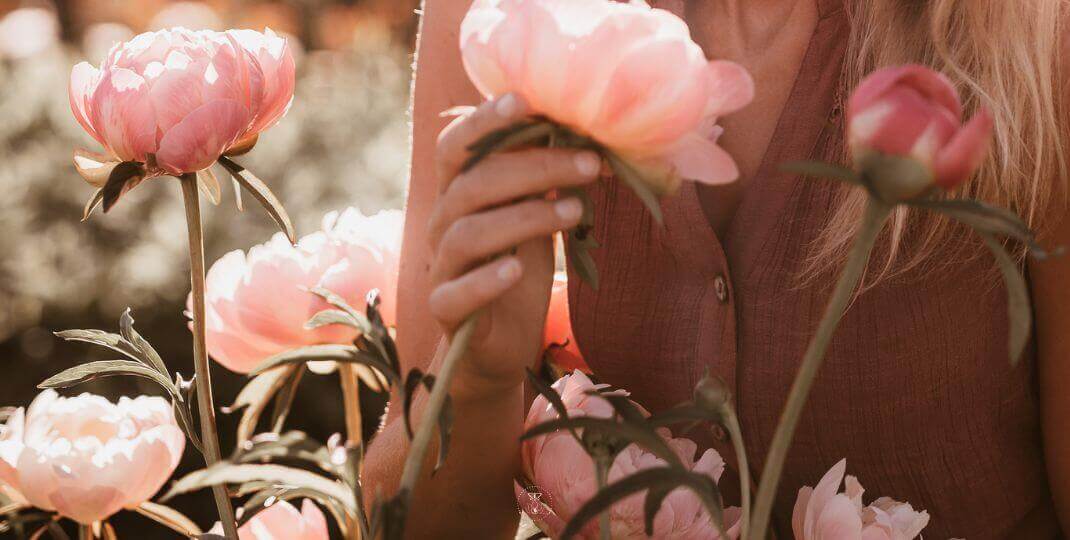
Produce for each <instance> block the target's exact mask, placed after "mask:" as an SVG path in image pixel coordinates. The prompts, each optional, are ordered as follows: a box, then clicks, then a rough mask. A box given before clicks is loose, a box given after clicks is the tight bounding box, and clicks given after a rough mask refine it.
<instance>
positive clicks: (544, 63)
mask: <svg viewBox="0 0 1070 540" xmlns="http://www.w3.org/2000/svg"><path fill="white" fill-rule="evenodd" d="M461 52H462V55H463V59H464V65H465V69H466V70H467V72H468V76H469V78H471V80H472V82H473V83H474V84H475V86H476V88H478V89H479V91H480V92H481V93H482V94H483V95H484V96H486V97H488V98H489V97H496V96H501V95H504V94H506V93H510V92H513V93H516V94H518V95H519V96H521V97H523V99H525V100H526V101H527V102H528V103H529V104H530V106H531V107H532V109H533V110H534V111H536V112H538V113H540V114H542V115H545V116H547V117H549V118H551V119H552V120H554V121H556V122H558V123H561V124H563V125H566V126H568V127H569V128H571V129H573V130H575V131H577V132H578V133H581V134H584V135H588V136H590V137H592V138H593V139H595V140H597V141H598V142H599V143H601V144H603V145H605V146H606V147H608V148H609V149H611V150H613V151H614V152H616V153H617V154H618V155H620V156H621V157H622V158H624V159H626V160H627V161H629V162H631V163H632V164H633V165H635V166H637V167H640V168H641V169H644V170H652V169H665V170H668V171H669V172H670V174H664V175H660V177H661V178H664V179H665V180H664V181H661V183H660V184H658V185H652V186H651V187H653V188H655V189H657V190H658V191H660V192H668V191H671V190H672V189H674V188H675V183H676V180H677V179H678V178H686V179H690V180H697V181H701V182H706V183H711V184H718V183H724V182H730V181H733V180H735V179H736V178H737V177H738V176H739V171H738V169H737V167H736V164H735V162H734V161H733V160H732V158H731V157H730V156H729V155H728V154H727V153H726V152H725V151H724V150H722V149H721V148H720V147H719V146H717V144H716V143H715V139H716V134H717V133H718V130H717V128H716V126H715V124H716V120H717V117H719V116H722V115H725V114H728V113H731V112H734V111H736V110H738V109H740V108H742V107H744V106H745V105H747V104H748V103H749V102H750V101H751V99H752V98H753V96H754V84H753V81H752V80H751V77H750V75H749V74H748V73H747V72H746V70H744V69H743V68H742V67H741V66H739V65H737V64H734V63H732V62H726V61H713V62H710V61H708V60H707V59H706V57H705V55H704V54H703V51H702V49H701V48H700V47H699V46H698V45H697V44H696V43H695V42H694V41H692V40H691V36H690V32H689V30H688V28H687V25H686V24H685V23H684V21H682V20H681V19H680V18H679V17H677V16H675V15H673V14H671V13H669V12H668V11H665V10H661V9H651V8H650V7H648V6H647V5H646V4H645V3H643V2H639V1H634V2H631V3H618V2H611V1H608V0H479V1H477V2H475V4H474V5H473V6H472V8H471V10H470V11H469V12H468V15H467V16H466V17H465V19H464V22H463V23H462V25H461ZM655 176H657V175H655Z"/></svg>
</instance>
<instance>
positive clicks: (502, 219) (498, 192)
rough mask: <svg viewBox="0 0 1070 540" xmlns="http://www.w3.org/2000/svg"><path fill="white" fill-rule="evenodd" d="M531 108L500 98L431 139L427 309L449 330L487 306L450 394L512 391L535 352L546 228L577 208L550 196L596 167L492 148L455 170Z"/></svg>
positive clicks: (549, 233)
mask: <svg viewBox="0 0 1070 540" xmlns="http://www.w3.org/2000/svg"><path fill="white" fill-rule="evenodd" d="M529 114H530V111H529V110H528V108H527V105H526V104H525V103H524V102H523V101H522V100H521V99H519V98H518V97H516V96H514V95H512V94H509V95H505V96H502V97H500V98H498V99H496V100H494V101H489V102H486V103H484V104H483V105H482V106H480V107H479V108H478V109H476V110H475V111H474V112H472V113H471V114H469V115H467V116H464V117H461V118H458V119H457V120H455V121H454V122H453V123H451V124H450V125H449V126H448V127H447V128H446V129H444V130H443V131H442V133H441V134H440V135H439V138H438V151H437V155H436V172H437V174H438V178H439V182H440V186H441V188H440V189H441V194H440V195H439V197H438V199H437V201H436V203H435V207H434V210H433V212H432V214H431V219H430V221H429V225H428V227H429V229H428V238H429V241H430V243H431V249H432V253H433V256H432V263H431V281H432V292H431V296H430V303H429V307H430V310H431V314H432V315H433V316H434V317H435V319H436V320H437V321H438V322H439V324H440V325H441V326H442V328H443V330H444V331H445V332H446V334H447V335H452V333H453V332H454V330H455V329H456V328H457V326H458V325H460V324H461V322H463V321H464V319H465V318H466V317H468V316H469V315H471V314H472V313H473V312H475V311H476V310H479V309H480V308H485V309H483V314H482V316H481V317H480V322H479V326H478V327H477V329H476V332H475V334H474V336H473V338H472V340H471V342H470V344H469V351H468V358H467V359H466V361H465V362H462V363H461V364H460V367H458V369H459V372H458V377H456V379H455V381H456V382H454V384H453V388H451V393H452V394H453V395H454V397H455V398H461V399H463V398H465V397H479V396H485V395H487V394H488V393H494V392H500V391H506V390H512V389H515V388H516V386H517V385H519V384H520V383H521V382H522V381H523V378H524V368H525V367H528V366H530V365H531V364H532V363H533V362H534V361H535V360H536V359H537V358H538V355H539V353H540V351H539V349H540V347H541V346H542V333H543V324H544V322H545V315H546V309H547V306H548V303H549V298H550V289H551V287H552V284H553V273H554V246H553V233H554V232H556V231H560V230H567V229H570V228H572V227H575V226H576V225H577V224H579V222H580V218H581V217H582V213H583V205H582V203H581V202H580V201H579V200H578V199H576V198H564V199H559V200H552V199H551V198H550V197H548V195H547V194H548V193H551V192H553V191H554V190H556V189H558V188H568V187H577V186H582V185H585V184H587V183H590V182H591V181H593V180H594V179H595V178H597V176H598V172H599V170H600V168H601V159H600V158H599V157H598V155H597V154H595V153H594V152H590V151H576V150H567V149H548V148H531V149H525V150H519V151H514V152H504V153H495V154H491V155H490V156H488V157H486V158H485V159H483V160H482V161H481V162H480V163H479V164H478V165H476V166H475V167H472V168H471V169H468V170H467V171H462V168H463V166H464V163H465V161H466V160H467V159H468V158H469V156H470V153H469V151H468V148H469V146H471V145H472V144H473V143H474V142H476V141H477V140H479V139H480V138H481V137H483V136H484V135H487V134H488V133H490V132H492V131H495V130H497V129H501V128H504V127H507V126H510V125H512V124H514V123H516V122H519V121H521V120H523V119H524V118H525V117H527V116H528V115H529ZM514 248H515V250H514Z"/></svg>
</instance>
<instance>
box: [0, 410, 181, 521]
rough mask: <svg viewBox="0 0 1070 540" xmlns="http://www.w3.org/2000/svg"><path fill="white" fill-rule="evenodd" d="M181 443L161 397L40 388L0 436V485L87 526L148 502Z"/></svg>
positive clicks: (169, 470)
mask: <svg viewBox="0 0 1070 540" xmlns="http://www.w3.org/2000/svg"><path fill="white" fill-rule="evenodd" d="M185 445H186V436H185V434H184V433H183V432H182V430H181V429H180V428H179V427H178V425H177V424H176V422H175V417H174V413H173V412H172V409H171V404H170V403H169V402H167V401H166V400H164V399H163V398H158V397H147V396H139V397H137V398H135V399H129V398H125V397H124V398H120V399H119V402H118V403H112V402H110V401H108V400H107V399H105V398H103V397H100V396H95V395H92V394H82V395H80V396H78V397H74V398H64V397H60V396H59V395H58V394H56V392H55V391H53V390H45V391H44V392H41V394H40V395H38V396H37V398H36V399H34V400H33V403H31V404H30V407H29V409H26V410H25V411H24V410H23V409H18V410H17V411H16V412H15V414H14V415H12V416H11V418H9V419H8V421H7V424H6V425H5V426H3V429H2V431H0V483H5V484H7V485H8V486H9V487H10V488H11V489H13V490H14V491H16V492H18V493H19V494H20V495H21V496H22V497H23V498H25V499H26V501H28V502H29V504H31V505H33V506H36V507H38V508H41V509H43V510H50V511H55V512H58V513H59V514H60V515H62V516H65V517H68V518H70V519H73V520H75V521H78V522H79V523H85V524H89V523H93V522H95V521H100V520H103V519H106V518H107V517H109V516H111V515H112V514H114V513H116V512H118V511H119V510H122V509H124V508H133V507H136V506H137V505H139V504H141V503H143V502H145V501H147V500H149V499H150V498H151V497H152V496H153V495H154V494H155V493H156V492H157V491H158V490H159V489H160V487H161V486H163V484H164V482H166V481H167V479H168V478H169V477H170V476H171V473H172V472H174V470H175V467H177V466H178V462H179V460H180V459H181V457H182V450H183V448H184V447H185Z"/></svg>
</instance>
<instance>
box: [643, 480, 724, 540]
mask: <svg viewBox="0 0 1070 540" xmlns="http://www.w3.org/2000/svg"><path fill="white" fill-rule="evenodd" d="M669 493H672V488H671V487H668V486H659V487H653V488H650V489H649V490H647V492H646V499H645V500H643V524H644V528H645V529H646V535H647V536H654V518H655V517H657V515H658V510H661V504H662V503H664V502H665V497H668V496H669ZM722 538H723V536H722Z"/></svg>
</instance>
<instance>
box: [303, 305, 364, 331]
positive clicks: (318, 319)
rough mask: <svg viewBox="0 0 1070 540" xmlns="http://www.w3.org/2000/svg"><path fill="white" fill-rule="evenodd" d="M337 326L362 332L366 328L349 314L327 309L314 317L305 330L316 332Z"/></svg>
mask: <svg viewBox="0 0 1070 540" xmlns="http://www.w3.org/2000/svg"><path fill="white" fill-rule="evenodd" d="M335 324H340V325H343V326H348V327H350V328H354V329H356V330H361V331H363V330H364V328H365V326H363V325H361V322H360V321H358V320H356V319H354V318H353V317H352V316H351V315H350V314H349V313H346V312H345V311H342V310H340V309H325V310H323V311H321V312H319V313H317V314H315V315H313V316H312V318H311V319H309V320H308V322H307V323H305V328H306V329H308V330H315V329H317V328H322V327H324V326H331V325H335Z"/></svg>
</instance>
